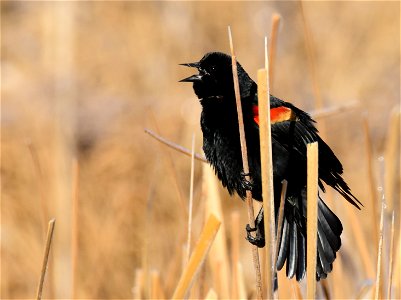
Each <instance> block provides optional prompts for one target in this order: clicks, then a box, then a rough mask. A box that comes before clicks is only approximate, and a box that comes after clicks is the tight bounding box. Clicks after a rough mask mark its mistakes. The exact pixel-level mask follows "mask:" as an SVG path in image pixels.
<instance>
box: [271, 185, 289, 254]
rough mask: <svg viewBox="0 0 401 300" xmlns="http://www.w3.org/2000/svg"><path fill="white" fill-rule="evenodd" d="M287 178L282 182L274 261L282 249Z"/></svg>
mask: <svg viewBox="0 0 401 300" xmlns="http://www.w3.org/2000/svg"><path fill="white" fill-rule="evenodd" d="M287 185H288V182H287V180H285V179H284V180H283V181H282V183H281V197H280V207H279V209H278V220H277V239H276V252H275V254H274V261H275V262H277V257H278V252H279V249H280V247H279V246H280V241H281V235H282V233H283V221H284V203H285V198H286V195H287Z"/></svg>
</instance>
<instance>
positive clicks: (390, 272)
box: [386, 211, 394, 299]
mask: <svg viewBox="0 0 401 300" xmlns="http://www.w3.org/2000/svg"><path fill="white" fill-rule="evenodd" d="M393 256H394V211H393V213H392V215H391V232H390V254H389V262H388V278H387V294H386V295H387V299H391V284H392V281H393Z"/></svg>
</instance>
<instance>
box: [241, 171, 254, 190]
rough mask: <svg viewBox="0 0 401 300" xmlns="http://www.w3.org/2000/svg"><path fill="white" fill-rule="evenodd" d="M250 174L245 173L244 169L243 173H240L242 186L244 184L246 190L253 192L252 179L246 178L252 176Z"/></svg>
mask: <svg viewBox="0 0 401 300" xmlns="http://www.w3.org/2000/svg"><path fill="white" fill-rule="evenodd" d="M250 175H251V174H250V173H244V171H241V174H240V176H241V186H242V188H243V189H244V190H247V191H251V192H252V189H253V184H252V181H250V180H247V179H246V177H247V176H250Z"/></svg>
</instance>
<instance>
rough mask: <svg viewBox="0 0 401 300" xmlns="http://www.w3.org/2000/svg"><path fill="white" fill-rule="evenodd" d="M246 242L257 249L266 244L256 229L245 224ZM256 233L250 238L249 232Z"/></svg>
mask: <svg viewBox="0 0 401 300" xmlns="http://www.w3.org/2000/svg"><path fill="white" fill-rule="evenodd" d="M245 229H246V240H247V241H248V242H250V243H251V244H252V245H255V246H257V247H258V248H263V247H264V246H265V244H266V241H265V238H264V237H263V236H262V235H261V234H260V232H259V231H257V229H256V228H252V227H251V226H250V225H249V224H246V228H245ZM254 231H256V236H255V237H254V236H252V234H251V232H254Z"/></svg>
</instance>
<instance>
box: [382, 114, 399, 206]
mask: <svg viewBox="0 0 401 300" xmlns="http://www.w3.org/2000/svg"><path fill="white" fill-rule="evenodd" d="M385 158H386V160H385V164H386V172H385V174H384V176H385V178H384V186H385V190H384V193H385V196H386V204H387V207H388V209H389V210H390V211H392V210H394V204H395V203H394V202H395V201H396V195H397V194H398V192H399V188H400V184H399V183H400V182H398V184H397V166H399V165H400V110H399V108H394V109H393V110H392V112H391V116H390V124H389V128H388V133H387V142H386V152H385ZM398 180H400V178H398Z"/></svg>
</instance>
